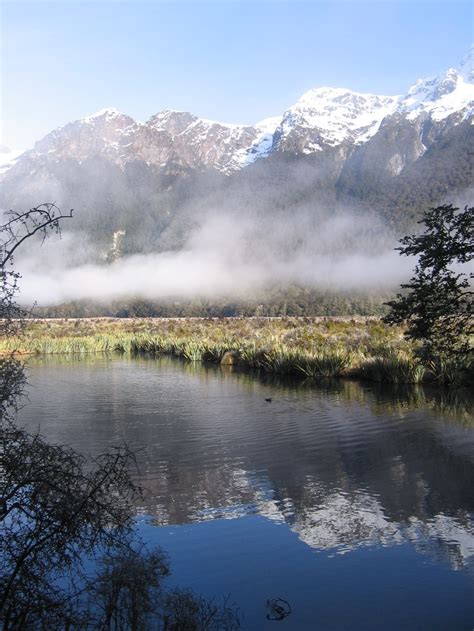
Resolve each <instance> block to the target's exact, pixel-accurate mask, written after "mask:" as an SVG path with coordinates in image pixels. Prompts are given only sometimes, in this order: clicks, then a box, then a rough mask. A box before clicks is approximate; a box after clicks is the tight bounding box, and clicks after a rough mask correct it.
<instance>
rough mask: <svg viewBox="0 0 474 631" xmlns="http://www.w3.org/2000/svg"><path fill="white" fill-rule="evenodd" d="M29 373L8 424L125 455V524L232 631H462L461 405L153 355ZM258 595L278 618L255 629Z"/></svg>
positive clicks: (472, 422) (435, 395)
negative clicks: (129, 470)
mask: <svg viewBox="0 0 474 631" xmlns="http://www.w3.org/2000/svg"><path fill="white" fill-rule="evenodd" d="M28 371H29V381H30V387H29V402H28V403H27V404H26V405H25V407H24V408H23V409H22V410H21V413H20V421H21V423H23V424H24V425H26V426H28V427H29V428H30V429H33V428H34V429H36V428H38V427H39V428H40V430H41V432H42V433H43V434H44V435H45V436H46V437H47V438H48V439H49V440H50V441H53V442H59V443H66V444H69V445H71V446H72V447H74V448H75V449H77V450H80V451H82V452H83V453H87V454H91V455H95V454H98V453H100V452H101V451H103V450H105V449H107V448H108V447H110V446H111V445H115V444H119V443H120V442H123V441H126V442H127V443H128V444H129V445H130V446H131V447H132V448H134V449H136V450H137V454H138V464H139V471H138V473H137V476H138V478H139V481H140V482H141V484H142V485H143V486H144V487H145V489H146V495H145V498H144V500H143V503H142V505H140V506H137V514H138V515H139V522H138V524H139V525H138V527H139V529H140V530H141V531H142V533H143V534H144V535H145V537H146V539H147V540H149V541H152V542H154V543H157V544H159V545H161V546H162V547H163V548H164V549H165V550H167V552H168V553H169V556H170V560H171V566H172V571H173V577H172V580H174V581H175V582H176V583H177V584H179V585H180V586H182V587H185V586H189V587H191V588H193V589H194V590H195V591H197V592H198V593H200V594H202V595H204V596H205V597H208V598H211V597H215V599H216V601H219V600H221V599H222V598H223V597H225V596H226V595H229V594H230V600H231V601H232V602H236V603H237V604H238V605H239V607H240V612H241V616H242V622H243V628H244V629H250V630H259V629H272V628H274V627H275V626H278V628H279V629H285V630H290V629H296V630H299V629H301V630H321V631H329V630H337V631H339V630H343V629H344V630H346V629H347V630H349V629H350V630H351V631H354V630H356V631H358V630H361V631H369V630H377V631H378V630H382V629H383V630H384V631H386V630H392V629H393V630H397V631H402V630H403V631H408V630H412V629H413V630H414V629H417V630H423V631H424V630H427V631H428V630H429V631H431V630H438V629H439V630H441V629H442V630H447V631H448V630H449V631H458V630H459V631H462V630H466V631H472V629H474V419H473V416H472V400H469V399H466V398H462V397H457V398H453V397H451V398H447V397H446V396H444V395H443V393H442V392H439V391H433V392H430V391H426V390H422V389H419V388H418V389H417V388H398V389H396V388H395V389H394V388H391V389H388V388H381V387H375V386H368V385H361V384H358V383H352V382H344V383H336V384H326V385H319V386H315V385H313V386H311V387H309V386H308V385H307V384H304V383H301V382H296V381H294V382H291V381H275V380H270V379H263V378H258V377H255V376H251V375H248V374H245V373H239V372H233V371H232V370H230V369H227V370H225V369H223V368H217V367H205V366H202V365H198V364H184V363H181V362H179V361H176V360H171V359H166V358H163V359H146V358H140V359H131V358H123V357H105V356H92V357H86V358H74V357H68V358H64V357H63V358H61V357H49V358H44V359H38V360H31V361H30V363H29V368H28ZM268 398H271V402H268V401H266V399H268ZM272 598H284V599H285V600H286V601H288V602H289V603H290V604H291V608H292V613H291V615H289V616H288V617H287V618H285V619H284V620H282V621H280V622H275V621H268V620H266V608H265V603H266V601H267V599H272Z"/></svg>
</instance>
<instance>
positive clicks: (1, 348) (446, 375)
mask: <svg viewBox="0 0 474 631" xmlns="http://www.w3.org/2000/svg"><path fill="white" fill-rule="evenodd" d="M12 351H16V352H19V353H33V354H38V355H47V354H53V353H57V354H59V353H61V354H81V353H94V352H101V353H104V352H105V353H117V352H118V353H128V354H149V355H170V356H173V357H178V358H182V359H184V360H186V361H187V362H212V363H215V364H219V363H221V362H222V360H223V358H224V355H225V354H226V353H227V352H228V351H231V352H232V361H231V363H233V364H238V365H240V366H242V367H245V368H250V369H255V370H259V371H262V372H266V373H269V374H275V375H299V376H301V377H304V378H309V379H327V378H334V377H345V376H348V377H352V378H362V379H370V380H372V381H377V382H390V383H419V382H420V381H422V379H423V377H424V375H425V369H424V367H423V366H422V364H421V363H420V361H419V360H417V359H416V358H415V354H414V347H413V345H412V344H411V343H409V342H407V341H406V340H405V339H404V338H403V331H402V329H400V328H388V327H386V326H385V325H384V324H382V323H381V322H376V321H374V320H368V321H367V322H364V321H359V322H356V321H346V322H345V321H331V320H321V319H309V318H304V319H299V318H275V319H258V318H246V319H244V318H242V319H229V320H224V319H212V320H207V319H184V320H183V319H143V320H138V319H137V320H118V321H116V320H113V319H98V320H72V321H70V320H64V321H49V320H46V321H39V322H35V323H32V324H31V325H29V327H28V329H27V331H26V334H25V335H23V336H22V337H21V338H3V339H0V353H1V352H12ZM455 370H456V367H453V366H448V365H447V364H446V365H439V366H436V367H431V368H430V372H429V373H428V374H430V375H431V376H433V377H436V378H438V379H439V380H440V381H454V379H455V377H454V372H455Z"/></svg>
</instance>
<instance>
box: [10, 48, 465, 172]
mask: <svg viewBox="0 0 474 631" xmlns="http://www.w3.org/2000/svg"><path fill="white" fill-rule="evenodd" d="M473 51H474V48H471V49H470V51H469V52H468V54H467V55H466V56H465V57H464V59H463V60H462V61H461V63H460V65H459V67H458V68H457V69H453V68H451V69H449V70H448V71H446V72H445V73H444V74H441V75H440V76H438V77H435V78H429V79H420V80H418V81H417V82H416V83H415V84H414V85H413V86H412V87H411V88H410V90H409V91H408V93H407V94H406V95H405V96H378V95H375V94H362V93H358V92H354V91H352V90H348V89H344V88H329V87H323V88H315V89H312V90H309V91H308V92H306V93H304V94H303V95H302V97H301V98H300V99H299V100H298V101H297V102H296V103H295V104H294V105H293V106H291V107H290V108H288V109H287V110H286V111H285V112H284V114H283V115H282V116H281V117H273V118H268V119H265V120H264V121H261V122H259V123H257V124H256V125H253V126H249V125H233V124H228V123H220V122H217V121H212V120H208V119H204V118H199V117H197V116H194V115H193V114H190V113H189V112H178V111H175V110H164V111H162V112H158V113H157V114H155V115H154V116H152V117H151V118H150V119H149V120H148V121H147V122H146V123H140V122H137V121H135V120H134V119H133V118H131V117H130V116H127V115H125V114H123V113H121V112H120V111H118V110H117V109H116V108H114V107H107V108H105V109H103V110H100V111H99V112H96V113H95V114H92V115H91V116H88V117H85V118H83V119H81V120H78V121H75V122H73V123H69V124H68V125H65V126H64V127H62V128H60V129H57V130H55V131H53V132H51V133H50V134H48V135H47V136H46V137H45V138H43V139H42V140H41V141H39V142H37V143H36V145H35V146H34V148H33V150H31V151H29V152H26V154H25V155H26V156H28V157H29V158H35V157H38V156H48V159H55V160H61V159H64V158H72V159H76V160H78V161H79V162H83V161H84V160H85V159H87V158H89V157H92V156H100V157H102V158H106V159H108V160H111V161H112V162H114V163H115V164H117V165H119V166H120V167H123V166H124V165H125V164H127V163H129V162H133V161H136V160H141V161H144V162H146V163H147V164H149V165H150V164H151V165H156V166H158V167H160V168H161V167H163V166H165V165H166V164H168V163H171V162H172V163H177V164H181V165H183V166H186V167H190V168H197V169H205V168H209V167H211V168H214V169H217V170H218V171H221V172H222V173H226V174H230V173H232V172H234V171H237V170H239V169H241V168H243V167H246V166H248V165H250V164H252V163H254V162H255V161H256V160H258V159H261V158H265V157H267V156H269V155H270V154H271V153H273V152H278V151H286V152H292V153H295V154H303V155H307V154H312V153H318V152H321V151H324V150H325V149H326V148H331V147H341V151H340V159H341V160H343V159H345V157H347V155H348V152H350V151H352V149H356V148H357V147H359V146H361V145H364V144H365V143H367V142H368V141H369V140H371V139H372V138H374V136H376V135H377V134H378V132H379V130H380V129H381V127H383V126H384V125H386V123H385V122H384V121H387V122H390V121H391V120H392V119H393V115H395V114H396V115H397V117H398V118H397V117H396V122H395V124H396V125H399V123H400V121H403V120H404V121H407V122H408V123H409V124H416V125H418V127H420V126H423V125H424V124H425V122H430V124H431V123H434V124H436V123H439V122H440V121H444V120H445V119H447V118H448V117H449V116H451V115H452V114H456V113H458V114H459V116H458V117H457V118H456V117H454V118H453V124H458V123H459V122H461V121H462V120H465V119H466V118H469V117H472V115H473V113H474V74H473V68H472V65H473V55H474V52H473ZM454 119H456V120H454ZM393 120H395V119H393ZM417 133H418V132H417ZM422 135H423V130H422V129H421V127H420V130H419V137H420V138H421V136H422ZM420 142H421V141H420ZM422 149H423V150H424V145H423V147H422ZM418 154H420V151H418V153H417V152H416V151H415V153H414V155H418ZM20 162H21V161H20ZM8 164H9V165H10V166H8V165H6V166H5V167H4V170H8V169H9V168H11V166H12V165H14V164H15V162H14V161H13V162H9V163H8Z"/></svg>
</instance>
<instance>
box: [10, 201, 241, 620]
mask: <svg viewBox="0 0 474 631" xmlns="http://www.w3.org/2000/svg"><path fill="white" fill-rule="evenodd" d="M9 216H10V217H11V218H10V219H9V221H8V222H7V223H6V224H5V225H4V226H0V236H1V237H3V240H2V241H1V244H2V245H1V250H0V251H1V259H0V274H1V278H0V316H2V317H3V321H2V328H1V332H2V333H3V335H4V338H5V340H6V341H7V342H8V341H11V339H12V338H11V335H12V332H15V333H18V331H19V329H21V328H22V327H21V325H22V324H23V317H24V315H25V314H24V311H23V310H22V309H21V308H20V307H19V306H18V305H17V304H16V302H15V293H16V290H17V281H18V278H19V275H18V274H17V273H16V272H15V271H14V270H13V268H12V269H10V268H7V266H11V264H12V261H13V255H14V253H15V251H16V250H17V248H18V247H19V246H20V245H21V244H22V243H24V242H25V241H26V240H27V239H29V238H31V237H33V236H34V235H36V234H40V235H42V237H43V238H45V237H46V235H47V234H48V231H49V230H54V231H56V232H58V231H59V220H60V219H63V218H64V217H70V216H71V214H69V215H62V213H61V212H60V211H59V209H57V207H56V206H55V205H54V204H43V205H41V206H39V207H36V208H33V209H31V210H30V211H27V212H26V213H15V212H10V213H9ZM16 344H17V342H16V341H15V342H14V347H15V349H16ZM107 349H108V346H103V347H102V350H107ZM25 384H26V379H25V373H24V369H23V366H22V365H21V364H20V363H19V362H18V361H17V360H16V359H15V357H14V356H13V355H10V356H8V355H6V356H3V357H0V624H1V627H2V629H3V631H22V630H45V631H56V630H57V631H59V630H61V629H76V630H81V629H83V630H91V631H92V629H104V631H105V629H111V628H112V625H113V628H115V629H121V630H123V631H125V630H130V631H138V630H139V629H140V630H143V631H145V630H146V629H148V628H156V629H161V628H163V629H164V628H173V629H178V628H184V627H179V626H173V627H169V626H166V624H165V623H166V620H167V619H168V618H173V616H174V612H175V609H176V607H175V605H174V604H173V603H174V602H175V601H174V599H173V598H174V596H173V593H170V594H168V595H166V593H165V592H164V593H163V594H161V581H162V579H163V578H164V577H165V576H166V575H167V574H168V573H169V568H168V565H167V562H166V558H165V557H164V555H163V553H162V551H161V550H159V549H156V550H154V551H152V552H150V553H148V552H147V551H144V550H143V547H142V545H141V543H140V542H139V541H138V539H137V535H136V532H135V529H134V510H133V502H134V500H135V499H136V498H137V496H140V493H141V491H140V489H139V487H137V485H136V484H135V483H134V481H133V476H132V465H133V463H134V461H135V456H134V454H133V453H132V452H131V451H130V450H129V449H128V448H127V446H120V447H116V448H113V449H111V450H109V451H108V452H106V453H103V454H101V455H99V456H98V457H97V458H96V459H93V460H92V459H86V458H85V457H84V456H82V455H80V454H78V453H77V452H75V451H74V450H73V449H71V448H70V447H67V446H64V445H52V444H49V443H48V442H46V441H45V440H44V439H43V438H42V437H41V436H40V435H39V434H31V433H29V432H27V431H26V430H25V429H23V428H20V427H17V425H16V424H15V420H16V412H17V410H18V406H19V402H20V400H21V397H22V395H23V391H24V387H25ZM99 558H102V561H101V562H100V563H99ZM94 564H95V569H96V572H92V576H90V567H91V566H92V568H94ZM159 595H160V596H161V597H160V598H158V597H157V596H159ZM188 600H189V599H188ZM188 600H185V602H184V604H183V606H182V609H183V611H184V610H186V604H187V602H188ZM168 602H169V603H170V605H168ZM194 602H198V603H201V605H202V606H201V605H200V607H198V609H197V610H196V608H195V607H194V605H193V607H190V608H189V609H188V611H187V616H188V619H189V620H192V621H194V622H195V626H193V627H191V626H189V627H186V628H190V629H191V628H193V629H196V630H201V629H202V630H204V629H212V628H221V629H223V630H224V629H227V628H228V629H235V628H237V627H238V626H239V625H238V617H237V614H236V611H235V609H232V608H227V607H224V608H223V609H222V610H221V609H220V608H218V607H217V608H216V607H214V606H213V605H212V603H207V604H206V601H201V600H200V599H198V598H195V599H194ZM206 607H207V611H209V612H210V614H211V615H210V617H209V619H208V620H207V619H206V620H207V621H206V625H201V624H200V619H201V618H200V617H198V616H197V614H198V613H199V614H200V613H201V612H202V611H204V610H206ZM168 609H169V611H168ZM194 613H196V615H194ZM151 617H153V623H152V621H151ZM216 620H217V621H218V622H217V624H216V625H215V626H212V625H211V623H213V621H216ZM219 621H220V622H219ZM155 622H156V623H157V624H155ZM158 623H159V624H158ZM208 623H209V624H208ZM221 623H222V624H221ZM226 625H228V626H226Z"/></svg>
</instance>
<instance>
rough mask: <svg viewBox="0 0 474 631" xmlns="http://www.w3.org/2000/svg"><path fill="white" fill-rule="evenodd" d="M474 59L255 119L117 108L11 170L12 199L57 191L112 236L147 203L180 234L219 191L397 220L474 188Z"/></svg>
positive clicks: (316, 94)
mask: <svg viewBox="0 0 474 631" xmlns="http://www.w3.org/2000/svg"><path fill="white" fill-rule="evenodd" d="M472 64H473V49H471V51H470V52H469V53H468V55H466V57H465V58H464V59H463V60H462V62H461V63H460V65H459V66H458V68H457V69H453V68H451V69H449V70H448V71H446V72H445V73H444V74H441V75H440V76H438V77H435V78H431V79H423V80H419V81H417V82H416V83H415V84H414V85H413V86H412V87H411V88H410V89H409V90H408V92H407V93H406V94H405V95H402V96H393V97H392V96H377V95H372V94H360V93H357V92H353V91H351V90H347V89H340V88H316V89H313V90H310V91H309V92H307V93H305V94H304V95H303V96H302V97H301V98H300V99H299V101H298V102H297V103H296V104H295V105H293V106H292V107H290V108H289V109H288V110H287V111H286V112H284V113H283V115H282V116H280V117H274V118H269V119H266V120H264V121H262V122H261V123H258V124H257V125H254V126H245V125H230V124H223V123H219V122H215V121H209V120H205V119H202V118H198V117H197V116H194V115H192V114H190V113H188V112H176V111H170V110H165V111H162V112H159V113H157V114H155V115H154V116H152V117H151V118H150V119H149V120H148V121H147V122H145V123H140V122H137V121H135V120H134V119H133V118H131V117H129V116H127V115H125V114H122V113H120V112H119V111H117V110H116V109H114V108H106V109H104V110H102V111H100V112H97V113H96V114H94V115H92V116H90V117H87V118H84V119H82V120H79V121H75V122H73V123H70V124H68V125H66V126H65V127H62V128H60V129H57V130H55V131H53V132H51V133H50V134H48V135H47V136H46V137H45V138H43V139H42V140H40V141H39V142H37V143H36V144H35V146H34V147H33V149H31V150H29V151H27V152H25V153H23V154H22V155H21V156H19V157H18V158H16V159H14V160H12V161H11V162H10V163H9V164H7V165H5V166H3V167H2V169H3V173H2V175H1V176H0V177H1V182H2V192H1V193H0V208H4V209H5V208H9V207H16V208H17V207H24V206H30V205H33V204H36V203H39V202H40V201H44V200H45V199H48V200H55V201H56V202H57V203H59V204H62V205H66V206H68V207H70V206H74V207H76V208H78V209H81V212H82V213H83V214H82V219H80V220H79V224H78V225H80V227H81V229H82V228H84V227H86V229H88V230H90V229H92V226H95V228H94V229H95V230H96V231H97V226H98V225H99V228H100V225H102V226H103V229H104V231H105V232H108V233H110V234H111V233H112V232H113V231H115V230H122V229H125V225H126V224H130V222H131V215H134V213H135V214H136V212H139V213H140V217H141V220H142V228H141V229H138V228H137V229H138V230H139V231H140V230H143V224H144V225H145V226H146V228H145V230H146V231H147V234H148V235H149V234H150V231H151V234H152V235H153V237H154V238H155V239H156V238H158V237H160V235H163V234H168V235H169V234H171V233H173V234H175V236H174V237H173V238H178V237H177V235H178V234H179V233H180V231H183V230H184V231H185V224H186V223H189V222H191V223H192V215H193V213H196V212H198V210H197V208H199V207H203V206H205V205H206V204H208V203H210V200H212V203H213V204H216V203H219V204H222V203H233V204H234V205H235V206H238V205H239V203H240V204H242V203H245V204H253V203H257V205H258V204H259V203H260V204H262V205H267V207H268V206H269V205H272V204H275V203H276V204H277V205H280V206H281V203H282V202H281V199H282V197H283V198H284V199H285V203H286V204H288V206H291V205H292V203H293V201H294V200H295V199H296V200H300V199H301V196H304V197H305V199H307V201H308V202H310V201H311V198H312V196H313V197H314V198H317V199H318V200H321V199H323V200H324V202H325V203H327V204H329V205H330V204H331V203H332V204H334V203H337V202H338V201H339V202H341V203H347V202H349V203H352V202H354V201H355V202H357V203H359V204H361V205H362V206H366V207H377V208H381V209H382V210H386V211H387V212H388V213H389V214H390V216H391V217H392V218H394V220H395V222H396V220H397V218H396V212H397V209H398V210H401V211H404V210H407V209H413V211H414V212H415V211H416V210H417V209H419V208H421V207H423V205H426V204H431V203H435V202H436V201H438V200H439V201H441V200H442V199H443V198H445V197H446V196H449V195H452V196H455V195H457V194H458V193H459V192H462V191H463V190H465V189H467V188H469V187H471V186H473V184H474V178H473V162H474V156H473V154H474V137H473V131H474V126H473V118H474V116H473V115H474V76H473V69H472ZM301 174H303V176H301ZM216 196H217V197H216ZM262 196H263V197H264V198H266V197H268V199H266V202H265V203H262V201H261V200H262ZM256 198H260V199H259V200H258V202H255V200H256ZM275 198H276V200H275ZM232 200H233V201H232ZM278 200H279V201H278ZM191 207H192V209H193V210H192V212H191V211H190V208H191ZM183 209H184V210H183ZM135 211H136V212H135ZM183 217H186V219H185V220H184V219H183ZM175 220H177V221H178V224H179V227H178V228H177V227H176V226H174V227H173V226H171V224H173V222H175ZM133 222H134V224H136V223H137V221H136V217H135V219H134V220H133ZM183 222H184V223H183ZM170 230H171V232H170ZM173 231H174V232H173ZM99 232H100V229H99ZM127 234H128V233H127ZM127 238H128V237H127ZM160 238H161V237H160ZM171 241H172V239H171ZM130 247H131V248H132V250H133V247H132V246H130Z"/></svg>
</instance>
